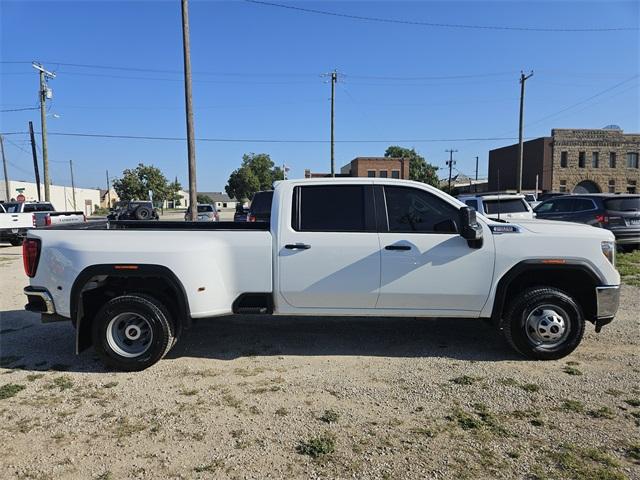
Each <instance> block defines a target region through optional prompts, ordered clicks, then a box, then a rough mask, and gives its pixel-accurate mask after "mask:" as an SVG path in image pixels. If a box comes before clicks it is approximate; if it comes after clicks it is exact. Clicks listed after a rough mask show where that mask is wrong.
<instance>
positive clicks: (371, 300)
mask: <svg viewBox="0 0 640 480" xmlns="http://www.w3.org/2000/svg"><path fill="white" fill-rule="evenodd" d="M291 205H292V207H291V215H290V217H289V218H282V219H280V231H279V235H278V252H277V259H278V262H279V269H278V270H279V290H280V294H281V296H282V297H283V298H284V300H285V301H286V303H288V304H289V305H290V306H292V307H295V308H322V309H325V310H326V309H332V308H335V309H340V308H342V309H351V308H353V309H368V308H370V309H374V308H375V305H376V301H377V299H378V289H379V286H380V243H379V240H378V234H377V232H376V229H375V216H374V210H373V208H374V204H373V189H372V185H371V184H365V183H356V184H345V185H336V184H335V183H333V184H327V185H322V184H321V185H303V186H296V187H294V190H293V198H292V203H291ZM285 215H286V214H285Z"/></svg>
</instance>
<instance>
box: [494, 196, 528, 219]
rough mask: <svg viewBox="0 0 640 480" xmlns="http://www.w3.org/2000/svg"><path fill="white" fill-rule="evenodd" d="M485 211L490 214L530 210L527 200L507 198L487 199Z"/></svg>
mask: <svg viewBox="0 0 640 480" xmlns="http://www.w3.org/2000/svg"><path fill="white" fill-rule="evenodd" d="M483 204H484V212H485V213H486V214H488V215H491V214H495V213H522V212H528V211H529V209H528V208H527V206H526V205H525V201H524V200H523V199H521V198H506V199H504V200H485V201H484V202H483Z"/></svg>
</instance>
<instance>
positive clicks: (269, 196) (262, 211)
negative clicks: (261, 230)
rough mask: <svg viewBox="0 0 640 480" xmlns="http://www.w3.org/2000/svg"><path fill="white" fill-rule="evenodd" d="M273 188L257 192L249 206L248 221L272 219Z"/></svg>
mask: <svg viewBox="0 0 640 480" xmlns="http://www.w3.org/2000/svg"><path fill="white" fill-rule="evenodd" d="M272 200H273V190H265V191H264V192H256V193H255V194H254V195H253V199H252V200H251V207H249V216H248V217H247V221H248V222H269V221H270V220H271V201H272Z"/></svg>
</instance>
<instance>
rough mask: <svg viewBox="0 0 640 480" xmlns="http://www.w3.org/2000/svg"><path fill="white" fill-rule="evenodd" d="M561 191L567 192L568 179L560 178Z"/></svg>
mask: <svg viewBox="0 0 640 480" xmlns="http://www.w3.org/2000/svg"><path fill="white" fill-rule="evenodd" d="M560 191H561V192H566V191H567V181H566V180H560Z"/></svg>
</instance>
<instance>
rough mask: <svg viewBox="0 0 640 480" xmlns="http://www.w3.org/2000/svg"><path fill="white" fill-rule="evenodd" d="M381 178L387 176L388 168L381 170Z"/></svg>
mask: <svg viewBox="0 0 640 480" xmlns="http://www.w3.org/2000/svg"><path fill="white" fill-rule="evenodd" d="M379 175H380V178H387V171H386V170H380V173H379Z"/></svg>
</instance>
